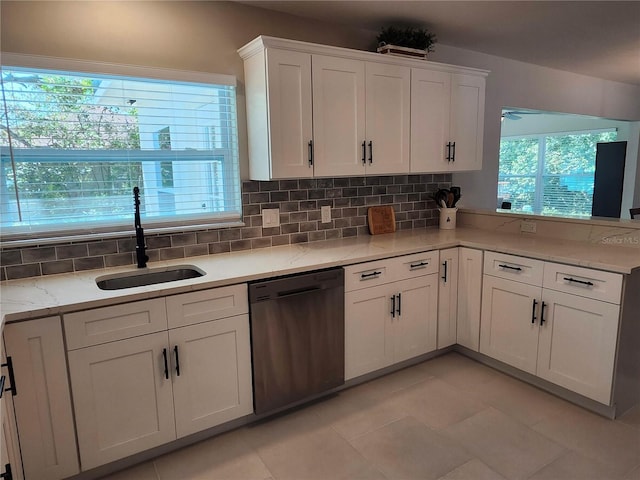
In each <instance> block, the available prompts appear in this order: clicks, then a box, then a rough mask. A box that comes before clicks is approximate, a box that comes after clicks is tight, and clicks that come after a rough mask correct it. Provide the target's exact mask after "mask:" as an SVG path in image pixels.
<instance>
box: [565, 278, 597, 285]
mask: <svg viewBox="0 0 640 480" xmlns="http://www.w3.org/2000/svg"><path fill="white" fill-rule="evenodd" d="M564 279H565V280H566V281H567V282H573V283H580V284H582V285H588V286H590V287H593V282H585V281H584V280H576V279H575V278H571V277H564Z"/></svg>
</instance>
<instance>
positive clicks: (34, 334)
mask: <svg viewBox="0 0 640 480" xmlns="http://www.w3.org/2000/svg"><path fill="white" fill-rule="evenodd" d="M4 341H5V347H6V354H7V356H10V357H11V359H12V362H13V369H14V373H15V382H16V383H15V387H16V396H15V398H14V408H15V414H16V422H17V426H18V432H19V438H20V449H21V453H22V462H23V465H24V475H25V478H27V479H32V478H34V479H35V478H37V479H43V480H46V479H59V478H66V477H69V476H71V475H74V474H76V473H78V472H79V467H78V455H77V452H76V438H75V431H74V428H73V415H72V411H71V398H70V393H69V380H68V377H67V364H66V361H65V354H64V343H63V340H62V326H61V321H60V317H48V318H41V319H38V320H30V321H26V322H20V323H10V324H8V325H6V326H5V327H4ZM4 373H6V372H4ZM7 393H8V392H7Z"/></svg>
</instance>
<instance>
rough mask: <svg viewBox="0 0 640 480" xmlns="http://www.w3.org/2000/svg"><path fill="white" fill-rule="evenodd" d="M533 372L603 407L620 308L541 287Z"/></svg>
mask: <svg viewBox="0 0 640 480" xmlns="http://www.w3.org/2000/svg"><path fill="white" fill-rule="evenodd" d="M542 301H543V302H544V324H543V325H542V326H541V327H540V341H539V345H538V363H537V369H536V374H537V375H538V376H539V377H542V378H544V379H545V380H548V381H550V382H552V383H555V384H557V385H560V386H562V387H565V388H567V389H569V390H572V391H574V392H577V393H579V394H581V395H584V396H585V397H589V398H592V399H594V400H597V401H598V402H600V403H604V404H606V405H608V404H609V403H610V400H611V386H612V382H613V369H614V363H615V356H616V344H617V340H618V317H619V314H620V306H619V305H614V304H611V303H607V302H602V301H598V300H592V299H590V298H584V297H579V296H577V295H570V294H567V293H562V292H556V291H554V290H547V289H544V290H543V294H542Z"/></svg>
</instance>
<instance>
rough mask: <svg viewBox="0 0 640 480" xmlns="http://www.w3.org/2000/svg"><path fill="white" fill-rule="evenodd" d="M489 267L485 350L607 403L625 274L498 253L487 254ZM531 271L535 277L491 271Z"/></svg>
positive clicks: (483, 331)
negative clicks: (516, 279)
mask: <svg viewBox="0 0 640 480" xmlns="http://www.w3.org/2000/svg"><path fill="white" fill-rule="evenodd" d="M505 259H506V261H503V260H505ZM514 259H515V262H514V261H513V260H514ZM530 262H531V263H530ZM539 263H544V265H538V264H539ZM500 265H502V267H499V266H500ZM516 265H517V266H516ZM494 266H498V267H499V268H494ZM500 268H502V269H503V270H504V274H503V273H501V272H502V271H501V270H500ZM517 268H519V270H515V269H517ZM542 269H544V281H543V280H542V278H543V275H542ZM486 271H490V272H492V274H491V275H485V276H484V284H483V293H482V323H481V334H480V352H481V353H484V354H486V355H488V356H490V357H493V358H495V359H497V360H500V361H502V362H504V363H507V364H509V365H512V366H514V367H516V368H519V369H521V370H524V371H526V372H528V373H531V374H533V375H536V376H538V377H540V378H543V379H545V380H547V381H549V382H552V383H554V384H557V385H560V386H562V387H564V388H567V389H568V390H571V391H573V392H576V393H578V394H580V395H583V396H585V397H588V398H591V399H593V400H596V401H598V402H600V403H603V404H605V405H610V404H611V393H612V392H611V390H612V384H613V375H614V366H615V356H616V346H617V339H618V324H619V317H620V305H619V304H618V303H613V301H617V302H619V301H620V300H619V299H620V288H621V284H622V283H621V276H620V275H619V274H613V273H609V272H601V271H598V270H590V269H584V268H580V267H567V266H564V265H559V264H555V263H550V262H539V261H536V260H529V259H524V258H523V259H518V258H517V257H509V258H506V257H505V258H500V256H499V255H498V254H494V253H493V252H487V253H486V254H485V272H486ZM527 271H531V272H533V273H534V274H533V275H524V276H523V277H522V278H523V279H526V280H527V281H528V282H530V283H523V282H519V281H515V280H511V279H507V278H500V277H499V276H494V275H504V276H505V277H507V276H509V278H511V276H512V275H517V274H522V272H527ZM535 272H539V273H535ZM547 286H550V287H552V288H547ZM567 292H569V293H567ZM592 296H593V297H597V296H600V297H602V298H607V299H611V300H612V301H611V302H607V301H602V300H594V299H593V298H590V297H592Z"/></svg>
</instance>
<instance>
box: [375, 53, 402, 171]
mask: <svg viewBox="0 0 640 480" xmlns="http://www.w3.org/2000/svg"><path fill="white" fill-rule="evenodd" d="M410 120H411V69H410V68H409V67H401V66H397V65H384V64H379V63H373V62H367V66H366V143H367V145H366V147H367V148H366V150H367V158H366V161H367V174H369V175H384V174H389V173H406V172H408V171H409V134H410Z"/></svg>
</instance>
